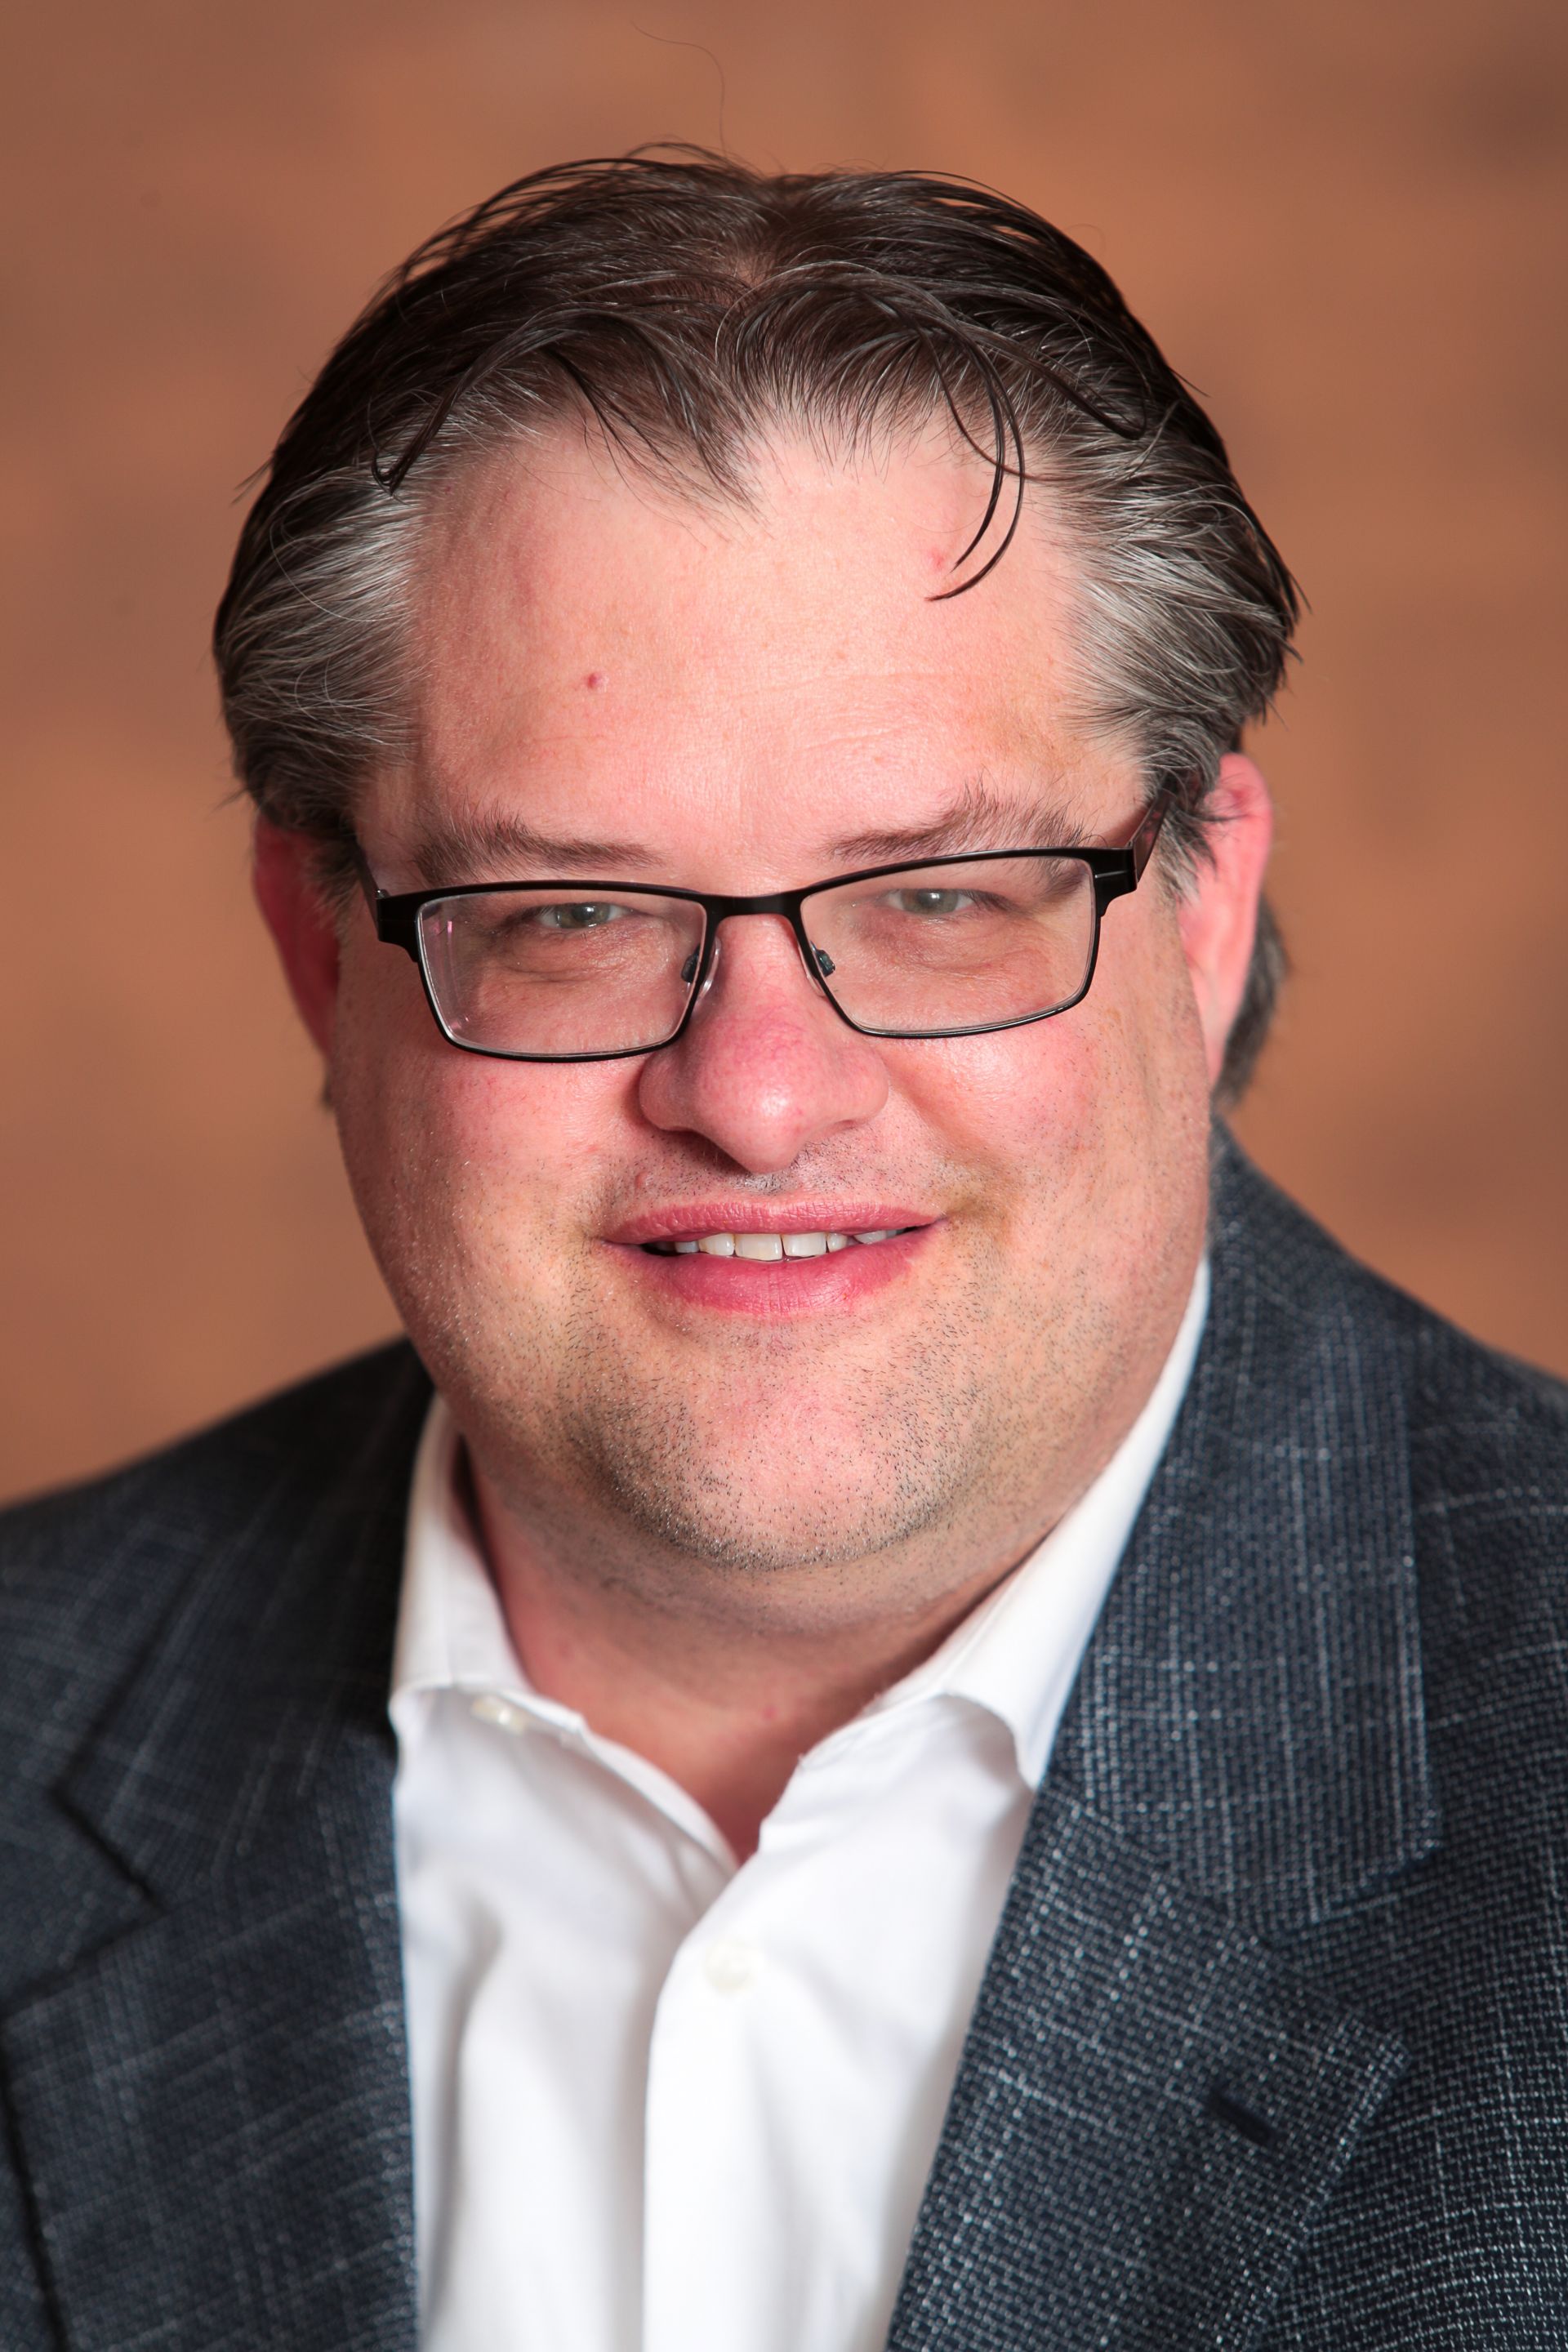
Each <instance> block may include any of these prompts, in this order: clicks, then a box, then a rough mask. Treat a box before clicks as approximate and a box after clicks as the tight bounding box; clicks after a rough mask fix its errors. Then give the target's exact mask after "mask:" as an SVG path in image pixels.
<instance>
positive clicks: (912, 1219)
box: [605, 1201, 944, 1319]
mask: <svg viewBox="0 0 1568 2352" xmlns="http://www.w3.org/2000/svg"><path fill="white" fill-rule="evenodd" d="M737 1205H738V1204H737V1203H736V1202H732V1201H731V1202H723V1203H722V1204H721V1203H720V1202H703V1203H700V1204H696V1205H694V1206H692V1207H690V1208H688V1209H669V1210H666V1211H663V1212H658V1211H656V1212H654V1213H650V1214H648V1215H646V1216H644V1217H641V1218H638V1219H637V1221H636V1222H635V1223H632V1224H629V1225H626V1226H624V1227H622V1228H621V1229H620V1230H619V1231H618V1232H616V1233H614V1234H607V1235H606V1236H605V1239H606V1240H607V1241H609V1242H611V1243H612V1244H616V1245H617V1247H616V1256H617V1257H618V1258H619V1260H620V1262H621V1264H622V1265H625V1266H626V1268H627V1270H628V1272H630V1271H631V1270H632V1269H634V1268H635V1269H637V1272H638V1275H639V1276H640V1284H639V1286H647V1295H648V1297H650V1299H651V1298H653V1297H661V1296H662V1297H664V1298H665V1299H666V1300H667V1301H668V1303H669V1304H671V1305H672V1306H675V1305H679V1306H680V1307H690V1308H705V1307H716V1308H719V1309H721V1310H726V1309H727V1310H729V1311H731V1312H733V1313H739V1314H742V1315H752V1316H760V1317H763V1318H770V1319H771V1318H777V1317H780V1316H797V1315H802V1314H806V1315H810V1314H813V1313H822V1312H826V1313H830V1312H834V1311H840V1312H841V1311H844V1310H846V1309H848V1308H851V1307H856V1306H858V1304H860V1303H861V1302H862V1301H867V1300H869V1299H870V1298H871V1297H874V1296H875V1295H876V1294H877V1293H878V1292H879V1291H881V1290H883V1289H885V1288H887V1286H889V1284H897V1282H898V1281H899V1278H900V1276H904V1275H907V1274H908V1273H909V1271H910V1267H911V1265H912V1264H913V1262H914V1260H915V1258H916V1257H917V1256H918V1255H921V1252H922V1251H923V1249H924V1247H925V1246H926V1245H927V1244H929V1243H930V1241H931V1238H932V1237H933V1236H934V1234H937V1233H938V1232H939V1231H940V1230H941V1227H942V1223H943V1222H944V1221H943V1220H942V1218H940V1217H932V1216H931V1215H929V1214H924V1213H920V1212H918V1211H915V1210H912V1209H910V1208H907V1207H903V1206H901V1205H900V1206H898V1207H895V1206H894V1205H893V1204H892V1203H890V1202H871V1201H865V1202H862V1201H857V1202H832V1203H831V1204H829V1203H827V1202H821V1201H816V1202H802V1203H800V1204H798V1205H795V1206H794V1207H791V1208H788V1209H784V1208H782V1207H780V1208H774V1209H773V1210H771V1211H763V1210H760V1209H758V1210H753V1211H752V1213H751V1214H750V1215H749V1216H748V1217H746V1218H745V1219H744V1221H741V1220H736V1219H735V1209H736V1206H737Z"/></svg>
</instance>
